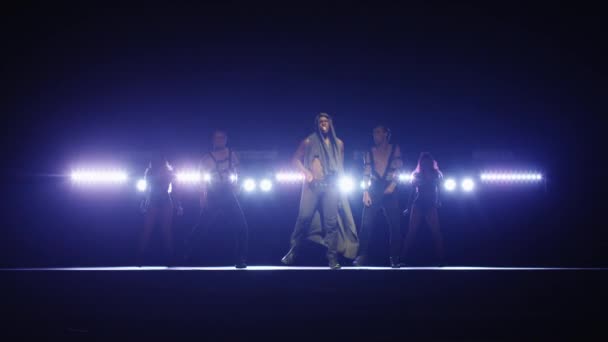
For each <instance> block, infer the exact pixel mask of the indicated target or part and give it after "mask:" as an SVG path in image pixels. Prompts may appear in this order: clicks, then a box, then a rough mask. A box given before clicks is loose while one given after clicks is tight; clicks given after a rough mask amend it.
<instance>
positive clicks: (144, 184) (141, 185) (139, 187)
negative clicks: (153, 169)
mask: <svg viewBox="0 0 608 342" xmlns="http://www.w3.org/2000/svg"><path fill="white" fill-rule="evenodd" d="M147 188H148V183H147V182H146V180H145V179H140V180H138V181H137V191H140V192H144V191H146V189H147Z"/></svg>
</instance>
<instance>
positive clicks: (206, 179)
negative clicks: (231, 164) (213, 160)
mask: <svg viewBox="0 0 608 342" xmlns="http://www.w3.org/2000/svg"><path fill="white" fill-rule="evenodd" d="M203 180H204V181H205V182H207V183H209V182H211V175H210V174H208V173H205V174H204V175H203Z"/></svg>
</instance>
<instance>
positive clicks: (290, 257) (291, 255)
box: [281, 246, 296, 265]
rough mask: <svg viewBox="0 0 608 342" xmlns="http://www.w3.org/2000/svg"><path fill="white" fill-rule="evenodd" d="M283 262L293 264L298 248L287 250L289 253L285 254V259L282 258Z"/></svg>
mask: <svg viewBox="0 0 608 342" xmlns="http://www.w3.org/2000/svg"><path fill="white" fill-rule="evenodd" d="M281 262H282V263H283V264H284V265H293V264H294V263H295V262H296V248H295V246H294V247H291V249H289V252H287V254H285V256H284V257H283V259H281Z"/></svg>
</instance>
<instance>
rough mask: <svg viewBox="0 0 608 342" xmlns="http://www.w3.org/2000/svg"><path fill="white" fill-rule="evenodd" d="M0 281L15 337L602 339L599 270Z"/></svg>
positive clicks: (29, 273)
mask: <svg viewBox="0 0 608 342" xmlns="http://www.w3.org/2000/svg"><path fill="white" fill-rule="evenodd" d="M0 277H1V279H0V280H1V283H2V303H3V304H2V306H1V307H2V309H1V310H2V314H3V317H5V318H4V319H3V320H2V326H3V327H2V329H1V331H2V335H5V336H6V337H9V338H11V339H15V338H19V337H25V336H32V335H39V336H55V337H63V338H68V339H69V338H75V339H80V338H82V339H88V338H102V339H106V338H107V339H112V340H116V339H129V340H133V339H148V338H149V337H163V338H165V337H167V338H170V337H177V338H182V337H187V336H197V337H201V338H204V340H207V341H221V340H239V341H254V340H256V341H257V340H258V339H259V338H266V339H267V340H294V339H296V340H308V341H319V340H333V341H341V340H349V341H352V340H353V339H354V340H361V339H362V338H364V337H369V338H368V340H369V341H378V340H401V341H403V340H408V339H409V340H461V341H468V340H484V341H487V340H541V339H543V340H544V339H547V338H550V337H551V338H559V339H562V340H563V339H567V340H581V339H584V340H591V339H593V340H606V338H608V333H607V332H606V331H604V330H602V329H603V328H604V325H605V324H606V323H608V319H607V318H608V314H607V313H606V304H608V301H607V300H606V299H607V298H608V296H607V295H606V291H608V269H602V268H534V267H531V268H500V267H443V268H436V267H413V268H401V269H390V268H384V267H370V268H349V267H346V268H343V269H342V270H330V269H328V268H324V267H276V266H253V267H249V268H248V269H247V270H236V269H234V268H232V267H175V268H166V267H142V268H138V267H91V268H88V267H87V268H22V269H2V270H0ZM592 336H595V338H592Z"/></svg>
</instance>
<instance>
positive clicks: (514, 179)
mask: <svg viewBox="0 0 608 342" xmlns="http://www.w3.org/2000/svg"><path fill="white" fill-rule="evenodd" d="M479 178H480V179H481V181H483V182H485V183H522V182H523V183H530V182H539V181H541V180H542V179H543V176H542V174H540V173H535V172H486V173H482V174H481V175H480V176H479Z"/></svg>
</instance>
